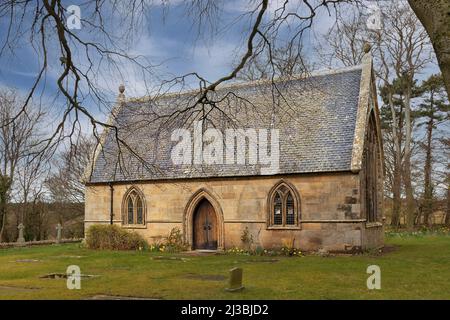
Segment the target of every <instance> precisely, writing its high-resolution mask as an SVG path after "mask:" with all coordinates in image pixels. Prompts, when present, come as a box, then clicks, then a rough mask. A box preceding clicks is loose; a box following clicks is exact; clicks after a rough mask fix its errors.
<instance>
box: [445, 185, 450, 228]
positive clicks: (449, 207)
mask: <svg viewBox="0 0 450 320" xmlns="http://www.w3.org/2000/svg"><path fill="white" fill-rule="evenodd" d="M447 179H449V181H450V177H447ZM445 225H446V226H449V227H450V183H447V213H446V215H445Z"/></svg>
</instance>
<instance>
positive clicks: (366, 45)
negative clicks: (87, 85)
mask: <svg viewBox="0 0 450 320" xmlns="http://www.w3.org/2000/svg"><path fill="white" fill-rule="evenodd" d="M371 50H372V45H371V44H370V43H368V42H366V43H364V46H363V51H364V53H369V52H370V51H371Z"/></svg>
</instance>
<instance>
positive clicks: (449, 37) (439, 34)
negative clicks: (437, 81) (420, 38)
mask: <svg viewBox="0 0 450 320" xmlns="http://www.w3.org/2000/svg"><path fill="white" fill-rule="evenodd" d="M408 2H409V5H410V6H411V8H412V9H413V11H414V13H415V14H416V16H417V17H418V18H419V20H420V22H421V23H422V25H423V26H424V28H425V30H426V31H427V33H428V35H429V36H430V39H431V43H432V44H433V48H434V52H435V53H436V57H437V60H438V62H439V68H440V69H441V73H442V76H443V77H444V82H445V88H446V90H447V93H448V94H449V96H450V51H449V48H450V1H448V0H432V1H426V0H408Z"/></svg>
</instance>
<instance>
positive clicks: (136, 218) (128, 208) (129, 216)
mask: <svg viewBox="0 0 450 320" xmlns="http://www.w3.org/2000/svg"><path fill="white" fill-rule="evenodd" d="M125 197H126V198H125V201H124V206H125V210H124V219H123V222H124V224H126V225H143V224H145V219H144V217H145V214H144V201H143V199H142V195H141V194H140V193H138V192H137V191H136V190H135V189H132V190H131V191H129V192H128V193H127V194H126V195H125Z"/></svg>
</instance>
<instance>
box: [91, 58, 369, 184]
mask: <svg viewBox="0 0 450 320" xmlns="http://www.w3.org/2000/svg"><path fill="white" fill-rule="evenodd" d="M361 74H362V67H361V66H357V67H352V68H346V69H341V70H335V71H332V72H327V73H319V74H316V75H312V76H310V77H307V78H292V79H289V80H280V81H277V82H276V87H275V88H274V86H272V85H271V83H270V82H264V81H259V82H249V83H243V84H233V85H230V86H227V87H222V88H219V89H218V90H217V91H216V92H215V93H214V95H212V96H211V98H213V99H215V100H216V101H218V100H220V102H219V103H217V108H211V107H210V106H206V107H205V109H204V110H202V107H201V106H196V107H194V108H192V109H190V110H189V111H188V112H180V111H181V110H184V109H186V108H187V107H190V106H192V104H193V101H195V99H196V98H198V97H197V96H196V95H195V93H193V92H188V93H181V94H170V95H167V96H160V97H157V98H154V99H147V100H134V101H133V100H128V101H126V102H125V103H123V104H122V106H121V107H120V109H119V110H118V113H117V116H116V118H115V119H116V122H115V123H116V125H117V126H118V127H119V136H120V138H121V139H123V140H124V141H126V143H127V144H128V145H129V146H130V148H131V150H132V151H130V150H127V148H126V147H123V146H122V147H121V148H120V152H119V148H118V146H117V142H116V139H115V137H114V134H115V133H114V132H113V131H109V132H108V133H107V134H106V136H105V140H104V144H103V148H102V151H101V152H99V153H98V154H97V156H96V159H95V162H94V164H93V166H92V172H91V175H90V180H89V182H91V183H105V182H111V181H138V180H156V179H180V178H205V177H231V176H254V175H262V174H267V173H263V172H262V171H261V169H262V168H263V167H265V166H264V165H262V164H248V163H247V164H245V165H238V164H217V165H205V164H202V165H176V164H174V163H173V161H172V158H171V151H172V149H173V147H174V146H175V145H176V144H177V143H178V142H177V141H171V134H172V133H173V131H174V130H175V129H177V128H186V129H188V130H189V131H190V132H191V133H192V132H193V126H194V121H196V120H198V119H199V117H200V116H201V115H202V114H205V113H207V117H206V120H205V121H204V129H207V128H211V127H215V128H217V129H219V130H221V131H222V132H223V133H224V140H225V129H227V128H242V129H247V128H254V129H278V130H279V152H280V154H279V169H278V170H276V172H272V174H291V173H315V172H333V171H348V170H350V167H351V158H352V147H353V141H354V137H355V123H356V117H357V111H358V101H359V94H360V85H361ZM222 111H223V112H222ZM269 141H270V140H269ZM224 155H225V151H224Z"/></svg>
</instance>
